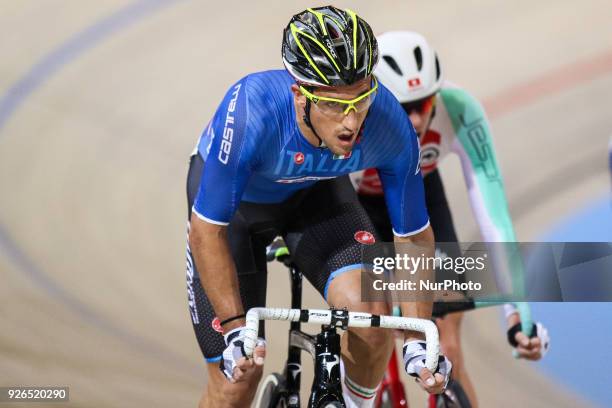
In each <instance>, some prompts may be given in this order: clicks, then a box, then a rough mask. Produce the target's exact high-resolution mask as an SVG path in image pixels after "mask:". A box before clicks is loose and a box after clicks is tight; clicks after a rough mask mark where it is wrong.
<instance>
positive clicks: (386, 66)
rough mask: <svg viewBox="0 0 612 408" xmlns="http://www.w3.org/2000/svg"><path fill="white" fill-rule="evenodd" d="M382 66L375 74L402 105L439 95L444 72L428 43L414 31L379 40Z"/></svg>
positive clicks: (379, 65) (382, 36)
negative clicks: (435, 94) (437, 93)
mask: <svg viewBox="0 0 612 408" xmlns="http://www.w3.org/2000/svg"><path fill="white" fill-rule="evenodd" d="M376 38H377V39H378V50H379V55H380V56H381V58H380V62H379V63H378V66H377V68H376V70H375V71H374V74H375V75H376V76H377V77H378V79H379V80H380V82H381V83H382V84H383V85H385V86H386V87H387V88H388V89H389V90H390V91H391V92H392V93H393V95H394V96H395V97H396V98H397V99H398V100H399V101H400V103H406V102H413V101H416V100H419V99H423V98H425V97H428V96H431V95H433V94H434V93H436V92H438V90H439V89H440V87H441V86H442V70H441V68H440V62H439V61H438V56H437V54H436V52H435V51H434V49H433V48H431V47H430V45H429V44H428V43H427V40H426V39H425V38H424V37H423V36H422V35H421V34H418V33H415V32H413V31H389V32H386V33H383V34H381V35H379V36H377V37H376Z"/></svg>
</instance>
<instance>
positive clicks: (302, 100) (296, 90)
mask: <svg viewBox="0 0 612 408" xmlns="http://www.w3.org/2000/svg"><path fill="white" fill-rule="evenodd" d="M291 93H292V94H293V99H294V100H295V101H296V103H297V104H298V106H299V107H300V108H302V109H304V108H305V107H306V97H305V96H304V95H303V94H302V92H300V87H299V85H298V84H293V85H291Z"/></svg>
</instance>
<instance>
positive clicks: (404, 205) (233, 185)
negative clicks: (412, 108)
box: [193, 70, 429, 235]
mask: <svg viewBox="0 0 612 408" xmlns="http://www.w3.org/2000/svg"><path fill="white" fill-rule="evenodd" d="M293 83H294V80H293V78H292V77H291V76H290V75H289V74H288V73H287V72H286V71H284V70H275V71H265V72H259V73H254V74H250V75H247V76H246V77H244V78H242V79H241V80H240V81H238V82H237V83H236V84H234V85H232V87H231V88H230V89H229V91H228V92H227V94H226V95H225V98H224V99H223V101H222V102H221V104H220V105H219V108H218V109H217V111H216V113H215V115H214V117H213V118H212V120H211V121H210V123H209V124H208V126H207V127H206V128H205V130H204V132H203V134H202V136H201V138H200V142H199V144H198V151H199V154H200V155H202V157H203V159H204V162H205V164H204V171H203V175H202V178H201V182H200V189H199V192H198V196H197V198H196V200H195V203H194V206H193V210H194V212H195V213H196V215H197V216H199V217H200V218H202V219H204V220H206V221H208V222H212V223H215V224H221V225H224V224H228V223H229V221H230V220H231V218H232V216H233V215H234V212H235V211H236V209H237V208H238V205H239V203H240V201H248V202H254V203H278V202H281V201H284V200H286V199H287V198H288V197H290V196H291V195H292V194H293V193H295V192H296V191H298V190H300V189H304V188H307V187H309V186H311V185H313V184H314V183H316V182H317V180H322V179H329V178H334V177H338V176H341V175H344V174H348V173H351V172H354V171H357V170H361V169H365V168H372V167H373V168H377V169H378V171H379V174H380V178H381V182H382V185H383V189H384V193H385V199H386V201H387V208H388V209H389V215H390V218H391V221H392V224H393V230H394V232H395V233H396V234H397V235H409V234H414V233H416V232H418V231H421V230H422V229H424V228H425V227H426V226H427V225H428V223H429V217H428V214H427V209H426V206H425V198H424V190H423V181H422V177H421V172H420V168H419V146H418V138H417V136H416V132H415V131H414V128H413V127H412V124H411V123H410V121H409V120H408V118H407V115H406V113H405V112H404V110H403V109H402V107H401V106H400V104H399V103H398V102H397V100H396V99H395V98H394V97H393V95H392V94H391V93H390V92H389V91H388V90H387V89H386V88H385V87H384V86H382V84H381V85H379V89H378V91H377V92H378V95H377V96H376V98H375V99H374V102H373V103H372V105H371V106H370V110H369V112H368V114H367V116H366V119H365V121H364V124H363V127H362V133H361V137H360V138H359V141H358V142H357V143H356V144H355V145H354V148H353V151H352V152H351V154H350V155H349V156H348V157H342V158H341V157H337V156H335V155H334V154H333V153H332V152H331V151H329V150H328V149H325V148H319V147H315V146H312V145H311V144H310V143H309V142H308V141H307V140H306V138H305V137H304V135H302V133H301V132H300V129H299V127H298V124H297V121H296V112H295V107H294V104H293V94H292V93H291V85H292V84H293ZM321 205H325V203H321Z"/></svg>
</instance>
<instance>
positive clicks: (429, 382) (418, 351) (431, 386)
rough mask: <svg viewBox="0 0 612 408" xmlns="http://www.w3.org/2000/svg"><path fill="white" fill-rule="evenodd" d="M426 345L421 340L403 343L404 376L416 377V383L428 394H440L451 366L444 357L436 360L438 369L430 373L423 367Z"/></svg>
mask: <svg viewBox="0 0 612 408" xmlns="http://www.w3.org/2000/svg"><path fill="white" fill-rule="evenodd" d="M426 347H427V344H426V343H425V342H424V341H422V340H411V341H407V342H406V343H404V347H403V348H402V351H403V356H404V369H405V370H406V374H408V375H410V376H412V377H416V381H417V383H418V384H419V385H420V386H421V387H422V388H423V389H424V390H425V391H427V392H428V393H430V394H440V393H441V392H443V391H444V389H445V388H446V386H447V385H448V380H449V379H450V373H451V370H452V368H453V364H452V363H451V362H450V360H449V359H447V358H446V357H445V356H443V355H441V354H440V356H439V358H438V368H437V370H436V372H435V373H433V374H432V373H431V371H429V370H428V369H427V368H426V367H425V354H426Z"/></svg>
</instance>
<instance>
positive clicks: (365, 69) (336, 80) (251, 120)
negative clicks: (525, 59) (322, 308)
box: [187, 6, 451, 408]
mask: <svg viewBox="0 0 612 408" xmlns="http://www.w3.org/2000/svg"><path fill="white" fill-rule="evenodd" d="M282 55H283V63H284V65H285V68H286V70H283V71H266V72H260V73H254V74H250V75H247V76H246V77H244V78H242V79H241V80H239V81H238V82H236V83H235V84H234V85H232V86H231V87H230V89H229V91H228V92H227V94H226V96H225V98H224V99H223V101H222V102H221V104H220V105H219V108H218V109H217V111H216V113H215V114H214V116H213V118H212V119H211V121H210V123H209V124H208V125H207V126H206V128H205V130H204V132H203V134H202V136H201V138H200V141H199V143H198V147H197V149H196V152H194V154H193V156H192V157H191V162H190V168H189V175H188V183H187V193H188V203H189V207H188V208H189V216H190V224H189V236H188V247H187V290H188V300H189V308H190V314H191V319H192V322H193V327H194V330H195V332H196V337H197V339H198V342H199V345H200V347H201V349H202V352H203V354H204V357H205V358H206V360H207V362H208V374H209V375H208V385H207V387H206V389H205V391H204V394H203V396H202V399H201V402H200V406H201V407H212V406H214V407H217V406H223V407H226V406H231V407H241V408H242V407H245V406H248V404H249V403H250V401H251V399H252V398H253V396H254V393H255V391H256V386H257V382H258V381H259V378H260V377H261V365H262V364H263V358H264V355H265V341H264V340H263V339H261V341H260V343H259V345H258V347H257V348H256V350H255V358H254V359H251V360H247V359H245V358H244V354H243V351H242V339H243V334H244V333H243V332H244V326H245V318H244V317H245V316H244V313H245V311H246V310H247V309H249V308H251V307H256V306H263V305H264V303H265V297H266V278H267V275H266V273H267V272H266V260H265V247H266V245H268V244H269V243H270V242H271V240H272V239H273V238H274V237H275V236H277V235H282V236H283V237H284V238H285V241H286V243H287V245H288V247H289V249H290V251H291V253H292V258H293V259H294V262H295V263H296V264H297V266H298V267H299V268H300V270H301V271H302V272H303V273H304V275H305V276H306V278H307V279H308V280H309V281H310V282H311V283H312V284H313V285H314V287H315V288H316V289H317V290H318V291H319V292H320V293H321V295H322V296H324V298H325V299H326V300H327V302H328V303H330V304H333V305H334V306H335V307H347V308H348V309H350V310H356V311H364V312H369V313H375V314H387V313H389V309H388V305H387V303H386V302H371V303H366V302H361V299H360V269H361V267H362V266H363V263H364V261H363V260H362V259H361V256H362V255H361V254H362V249H363V247H364V245H371V244H372V243H374V242H376V241H377V240H379V239H380V238H379V236H378V235H377V234H376V232H375V230H374V226H373V225H372V222H371V221H370V219H369V218H368V216H367V214H366V212H365V211H364V209H363V208H362V207H361V205H360V203H359V200H358V198H357V195H356V193H355V191H354V189H353V188H352V186H351V184H350V180H349V178H348V174H349V173H351V172H355V171H359V170H361V169H365V168H376V169H378V172H379V174H380V178H381V181H382V185H383V189H384V192H385V197H386V200H387V206H388V208H389V217H390V220H391V223H392V229H393V234H394V239H395V240H396V241H397V242H409V243H415V244H418V245H420V246H422V247H424V248H425V252H426V255H429V256H433V252H434V239H433V233H432V230H431V227H430V225H429V217H428V214H427V210H426V207H425V199H424V191H423V180H422V177H421V174H420V170H419V148H418V140H417V136H416V133H415V131H414V128H413V126H412V124H411V123H410V121H409V119H408V117H407V116H406V114H405V113H404V111H403V109H402V107H401V106H400V104H399V103H398V102H397V100H396V99H395V98H394V97H393V95H392V94H391V93H390V92H389V91H388V90H387V89H386V88H385V87H384V86H382V85H380V84H379V83H378V82H377V80H376V78H375V77H374V76H373V75H372V72H373V70H374V68H375V66H376V64H377V61H378V48H377V42H376V39H375V37H374V35H373V34H372V30H371V28H370V27H369V25H368V24H367V23H366V22H365V21H364V20H363V19H361V18H360V17H359V16H357V15H356V14H355V13H354V12H352V11H351V10H340V9H337V8H335V7H331V6H329V7H320V8H313V9H307V10H305V11H303V12H301V13H299V14H296V15H295V16H293V18H292V19H291V21H290V22H289V24H288V26H287V27H286V28H285V31H284V37H283V45H282ZM421 272H422V271H421ZM425 272H427V271H425ZM401 307H402V312H403V314H404V315H405V316H409V317H420V318H429V317H430V316H431V308H432V304H431V302H426V301H422V302H406V303H402V304H401ZM422 340H423V337H422V335H421V334H420V333H416V332H412V331H407V332H406V333H405V346H404V355H405V356H404V357H405V361H406V365H405V366H406V369H407V372H408V373H409V374H410V375H413V376H415V377H417V380H418V381H419V382H420V383H421V385H422V386H423V388H424V389H425V390H426V391H428V392H430V393H439V392H441V391H442V389H443V387H444V386H445V384H446V382H447V381H448V377H449V374H450V371H451V364H450V362H449V361H448V360H446V359H445V358H441V360H440V362H439V368H438V371H437V372H436V373H430V372H429V371H428V370H427V369H426V368H424V353H425V350H424V347H423V344H424V343H423V342H422ZM342 342H343V355H342V361H341V362H340V364H338V366H334V365H330V369H333V370H336V369H339V370H341V371H342V372H343V377H342V378H343V390H344V398H345V401H346V404H347V407H370V406H372V404H373V402H374V398H373V397H374V395H375V391H376V388H377V386H378V384H379V383H380V381H381V379H382V376H383V374H384V371H385V367H386V365H387V362H388V359H389V356H390V354H391V351H392V348H393V339H392V336H391V335H390V334H388V333H387V332H386V331H385V330H382V329H377V328H373V329H354V330H353V329H351V330H348V331H347V332H345V333H344V335H343V338H342ZM219 368H221V370H219Z"/></svg>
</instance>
